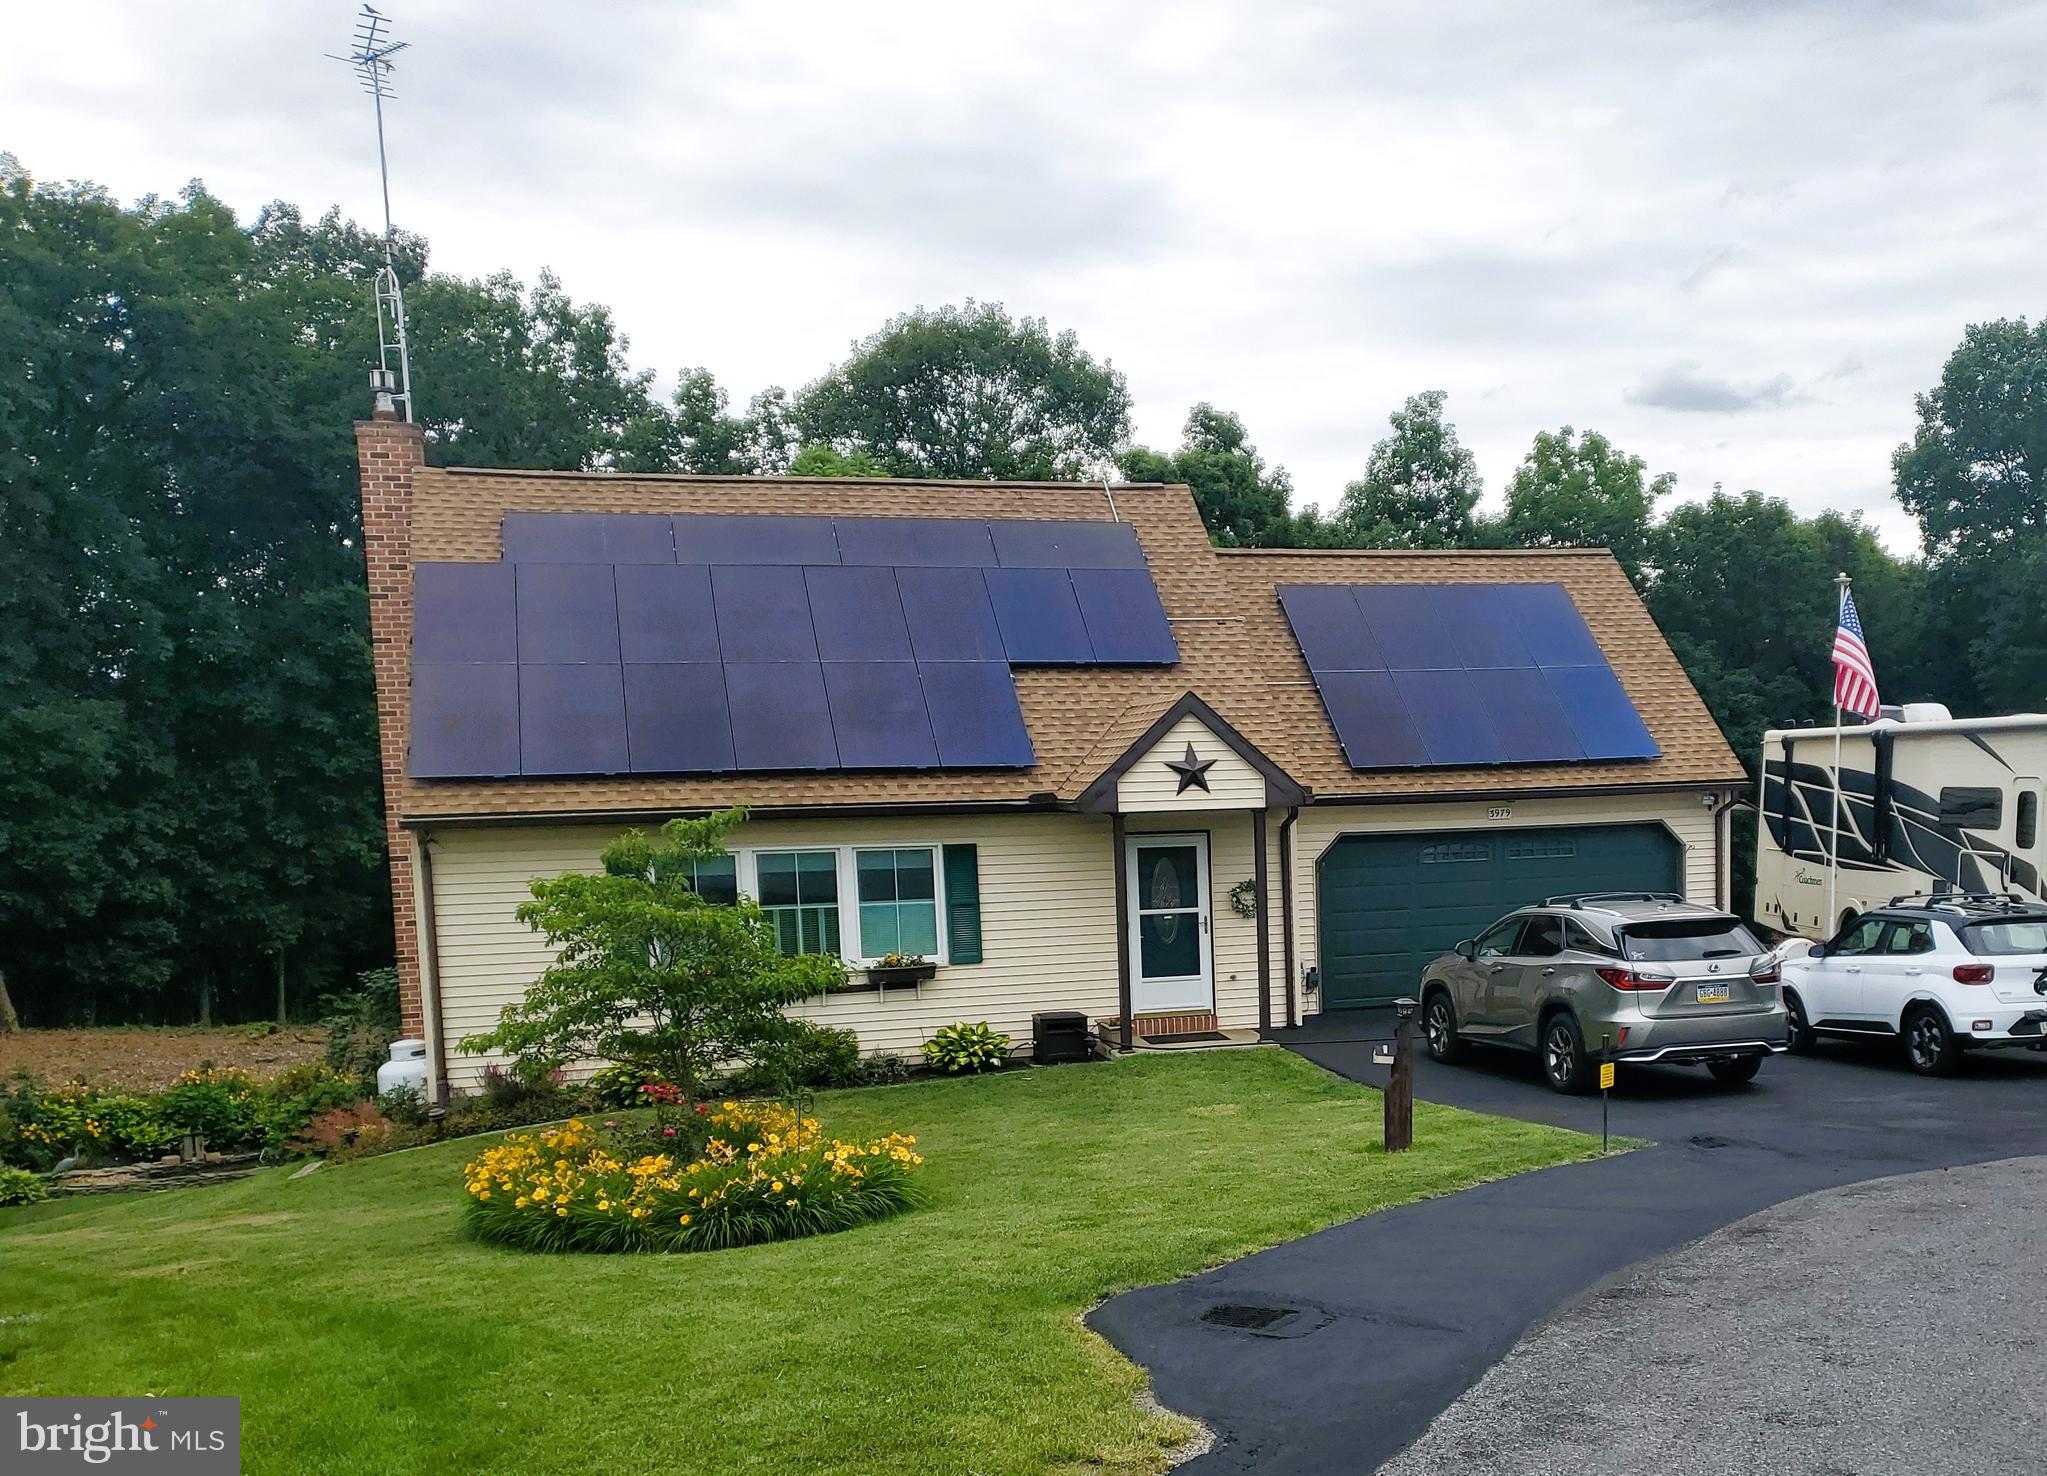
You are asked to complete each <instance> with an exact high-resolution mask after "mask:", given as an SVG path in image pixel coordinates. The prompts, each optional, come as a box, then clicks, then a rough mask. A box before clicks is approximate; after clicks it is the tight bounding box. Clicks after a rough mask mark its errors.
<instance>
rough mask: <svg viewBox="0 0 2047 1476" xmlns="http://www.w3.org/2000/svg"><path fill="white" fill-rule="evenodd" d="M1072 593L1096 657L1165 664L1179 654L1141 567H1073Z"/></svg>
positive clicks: (1136, 663)
mask: <svg viewBox="0 0 2047 1476" xmlns="http://www.w3.org/2000/svg"><path fill="white" fill-rule="evenodd" d="M1072 579H1073V593H1074V597H1075V598H1076V599H1078V600H1079V601H1080V618H1081V620H1082V622H1083V623H1084V624H1085V625H1086V626H1087V637H1088V644H1089V645H1090V646H1092V647H1093V648H1094V659H1095V660H1096V661H1099V662H1106V663H1113V664H1120V665H1125V666H1171V665H1172V664H1173V663H1174V662H1175V661H1178V660H1179V659H1180V648H1179V647H1178V646H1177V645H1175V644H1174V643H1173V628H1172V626H1171V625H1169V624H1167V622H1166V610H1165V606H1164V605H1163V604H1161V603H1160V602H1159V590H1158V586H1157V585H1155V584H1153V583H1152V582H1151V574H1150V573H1149V572H1148V571H1146V570H1143V569H1075V570H1074V571H1073V573H1072Z"/></svg>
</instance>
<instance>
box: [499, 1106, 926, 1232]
mask: <svg viewBox="0 0 2047 1476" xmlns="http://www.w3.org/2000/svg"><path fill="white" fill-rule="evenodd" d="M708 1121H709V1127H710V1131H711V1134H712V1135H711V1137H710V1138H709V1140H708V1141H707V1142H706V1143H705V1145H704V1148H703V1152H702V1153H701V1155H699V1156H697V1157H695V1158H689V1159H685V1158H684V1157H682V1156H681V1155H678V1154H673V1153H666V1152H659V1151H656V1152H642V1151H638V1150H639V1149H640V1148H642V1147H645V1146H649V1144H647V1143H638V1144H635V1143H629V1142H628V1141H627V1140H626V1139H625V1138H624V1137H623V1136H622V1135H619V1134H615V1133H610V1132H605V1131H600V1130H597V1129H593V1128H592V1127H590V1126H589V1124H587V1123H585V1122H583V1121H581V1120H580V1119H578V1120H572V1121H570V1122H569V1123H568V1125H567V1126H565V1127H561V1128H555V1129H552V1130H549V1131H545V1132H540V1133H514V1134H512V1135H511V1136H510V1137H508V1138H506V1139H505V1140H504V1141H503V1142H501V1143H499V1144H497V1145H496V1146H494V1147H492V1148H490V1149H487V1150H486V1151H485V1152H484V1153H483V1154H482V1155H481V1156H480V1157H478V1158H475V1159H473V1160H471V1161H470V1162H469V1163H468V1164H467V1165H465V1167H464V1170H463V1173H464V1179H465V1183H466V1186H467V1188H468V1191H469V1223H470V1226H471V1228H472V1229H473V1230H474V1231H475V1233H476V1234H477V1235H478V1236H479V1237H481V1238H483V1239H485V1240H491V1241H496V1242H498V1243H500V1244H503V1245H512V1246H518V1247H520V1248H522V1249H526V1250H550V1251H570V1250H581V1251H699V1250H724V1249H726V1248H728V1247H731V1246H739V1245H757V1244H760V1243H761V1242H764V1241H770V1240H792V1239H795V1238H797V1237H799V1236H805V1235H825V1234H829V1233H830V1232H832V1231H834V1230H849V1229H851V1228H852V1227H854V1226H855V1225H863V1224H865V1223H867V1222H868V1221H870V1220H878V1219H881V1218H883V1217H885V1216H888V1215H892V1214H896V1213H898V1212H900V1211H902V1210H905V1209H908V1208H910V1207H911V1206H912V1205H913V1204H914V1203H915V1202H916V1190H915V1187H914V1186H913V1184H912V1183H911V1178H910V1175H911V1170H913V1169H914V1168H915V1167H916V1166H917V1165H918V1164H920V1163H922V1162H923V1161H924V1160H923V1159H922V1158H921V1157H919V1156H918V1154H917V1152H916V1139H914V1138H910V1137H905V1136H904V1135H902V1134H901V1133H890V1134H888V1135H887V1136H886V1137H881V1138H874V1139H870V1140H868V1141H867V1142H864V1143H847V1142H842V1141H840V1140H838V1139H836V1138H827V1137H825V1136H824V1135H823V1134H822V1133H821V1132H820V1131H819V1128H818V1124H817V1121H816V1119H814V1118H808V1117H799V1116H798V1115H797V1114H796V1113H795V1112H794V1111H793V1110H791V1109H790V1108H788V1107H784V1106H782V1105H780V1104H779V1103H753V1102H724V1103H721V1104H720V1105H719V1106H718V1107H717V1108H715V1109H713V1110H712V1111H711V1112H710V1113H709V1115H708Z"/></svg>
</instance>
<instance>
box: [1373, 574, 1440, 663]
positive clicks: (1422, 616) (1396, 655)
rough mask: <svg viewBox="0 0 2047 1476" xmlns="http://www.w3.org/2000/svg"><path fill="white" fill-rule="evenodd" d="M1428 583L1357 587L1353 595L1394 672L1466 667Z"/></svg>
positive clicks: (1380, 650) (1381, 653) (1374, 638)
mask: <svg viewBox="0 0 2047 1476" xmlns="http://www.w3.org/2000/svg"><path fill="white" fill-rule="evenodd" d="M1430 592H1431V591H1430V587H1429V586H1428V585H1426V584H1354V585H1352V586H1351V595H1352V597H1353V598H1355V599H1356V600H1357V602H1358V609H1359V610H1360V611H1361V612H1362V613H1363V614H1364V617H1365V624H1366V625H1368V626H1370V627H1371V630H1372V639H1373V640H1374V641H1375V642H1377V644H1378V647H1379V654H1380V655H1382V656H1384V657H1385V658H1386V665H1387V666H1389V667H1390V668H1392V669H1393V670H1394V671H1451V670H1455V669H1457V668H1459V667H1462V666H1463V665H1464V661H1463V659H1462V657H1461V656H1460V655H1459V653H1458V650H1457V640H1456V637H1455V636H1454V635H1453V634H1452V633H1451V631H1450V629H1449V627H1448V626H1446V625H1444V624H1443V622H1442V617H1441V616H1439V615H1438V614H1437V612H1436V605H1435V601H1434V600H1432V599H1431V598H1430V597H1429V596H1430Z"/></svg>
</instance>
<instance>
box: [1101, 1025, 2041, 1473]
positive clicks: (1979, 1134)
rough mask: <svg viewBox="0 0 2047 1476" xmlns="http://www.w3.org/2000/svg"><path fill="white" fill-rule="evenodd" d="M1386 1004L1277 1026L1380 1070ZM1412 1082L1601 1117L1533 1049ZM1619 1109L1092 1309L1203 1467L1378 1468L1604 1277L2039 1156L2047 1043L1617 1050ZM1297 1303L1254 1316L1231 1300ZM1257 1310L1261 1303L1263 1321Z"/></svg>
mask: <svg viewBox="0 0 2047 1476" xmlns="http://www.w3.org/2000/svg"><path fill="white" fill-rule="evenodd" d="M1389 1030H1390V1021H1389V1020H1388V1019H1387V1018H1386V1016H1385V1015H1384V1014H1383V1013H1381V1012H1374V1011H1358V1012H1355V1013H1349V1014H1344V1015H1338V1016H1330V1017H1324V1018H1322V1019H1318V1020H1317V1021H1315V1022H1313V1023H1312V1024H1310V1025H1307V1026H1304V1027H1302V1028H1301V1029H1299V1030H1294V1031H1287V1032H1284V1033H1283V1034H1282V1035H1280V1036H1279V1037H1278V1039H1279V1040H1280V1041H1281V1043H1282V1044H1284V1045H1286V1046H1287V1047H1288V1048H1290V1049H1293V1050H1295V1051H1298V1052H1299V1053H1300V1054H1301V1055H1303V1056H1306V1057H1307V1058H1309V1059H1310V1060H1314V1061H1317V1062H1319V1063H1320V1064H1322V1065H1323V1066H1325V1067H1327V1068H1329V1069H1330V1070H1332V1071H1336V1072H1338V1073H1339V1074H1341V1075H1344V1076H1347V1077H1350V1078H1352V1079H1353V1080H1357V1081H1363V1082H1367V1083H1369V1084H1371V1085H1374V1086H1380V1085H1383V1084H1384V1080H1385V1070H1384V1068H1382V1067H1375V1066H1373V1065H1372V1064H1371V1053H1372V1046H1373V1043H1374V1042H1375V1041H1376V1040H1381V1039H1384V1038H1385V1037H1386V1036H1387V1034H1388V1033H1389ZM1416 1091H1417V1095H1419V1096H1421V1097H1423V1098H1424V1099H1426V1100H1429V1101H1435V1102H1443V1103H1447V1104H1448V1105H1451V1106H1456V1107H1465V1108H1469V1109H1471V1110H1474V1111H1479V1112H1492V1113H1497V1114H1500V1115H1503V1116H1512V1117H1525V1118H1529V1119H1531V1120H1535V1121H1542V1122H1552V1123H1556V1124H1558V1125H1560V1126H1564V1127H1573V1128H1578V1129H1581V1130H1585V1131H1590V1132H1594V1133H1596V1132H1598V1131H1599V1113H1600V1107H1599V1103H1598V1101H1597V1099H1594V1098H1563V1097H1558V1096H1555V1095H1554V1094H1552V1093H1550V1092H1549V1091H1548V1090H1547V1089H1545V1088H1544V1087H1543V1086H1542V1084H1541V1082H1540V1081H1539V1079H1537V1077H1536V1076H1535V1074H1534V1070H1533V1067H1532V1064H1531V1063H1530V1062H1529V1061H1528V1060H1527V1059H1526V1058H1522V1057H1517V1056H1512V1055H1505V1054H1494V1053H1488V1052H1473V1053H1472V1055H1471V1058H1470V1060H1469V1062H1468V1063H1467V1064H1460V1065H1458V1066H1452V1067H1437V1066H1434V1065H1432V1064H1431V1063H1429V1062H1427V1061H1424V1062H1422V1063H1421V1066H1420V1068H1419V1069H1418V1071H1417V1073H1416ZM1611 1108H1612V1119H1613V1131H1614V1133H1615V1134H1616V1135H1617V1136H1629V1137H1635V1138H1646V1139H1649V1140H1651V1141H1652V1143H1653V1144H1654V1146H1652V1147H1650V1148H1647V1149H1644V1150H1642V1151H1639V1152H1636V1153H1631V1154H1627V1155H1624V1156H1620V1157H1614V1158H1607V1159H1601V1160H1598V1161H1596V1162H1591V1163H1581V1164H1570V1165H1566V1166H1564V1167H1562V1168H1556V1169H1548V1170H1544V1171H1542V1172H1539V1173H1534V1174H1525V1175H1522V1176H1521V1177H1519V1178H1515V1179H1508V1180H1504V1181H1502V1182H1500V1183H1496V1184H1484V1185H1480V1186H1478V1187H1476V1188H1473V1189H1469V1190H1466V1191H1465V1192H1463V1193H1461V1194H1454V1195H1450V1196H1447V1197H1445V1198H1442V1199H1436V1200H1430V1201H1427V1202H1425V1203H1421V1204H1413V1205H1406V1206H1403V1207H1401V1208H1399V1209H1394V1210H1387V1211H1384V1212H1382V1213H1380V1214H1376V1215H1368V1216H1366V1217H1364V1218H1363V1219H1359V1220H1353V1221H1350V1222H1349V1223H1347V1224H1343V1225H1337V1226H1332V1227H1331V1228H1330V1229H1328V1230H1324V1231H1321V1232H1319V1233H1317V1234H1314V1235H1310V1236H1306V1237H1304V1238H1302V1239H1300V1240H1296V1241H1292V1242H1290V1243H1288V1244H1286V1245H1282V1246H1276V1247H1274V1248H1273V1249H1272V1250H1269V1251H1264V1252H1261V1253H1259V1254H1257V1255H1254V1256H1248V1257H1246V1258H1245V1259H1243V1260H1241V1261H1235V1262H1232V1263H1231V1264H1229V1265H1227V1266H1222V1267H1218V1268H1217V1269H1216V1270H1214V1271H1211V1272H1208V1273H1206V1274H1204V1275H1201V1276H1197V1277H1192V1278H1189V1279H1188V1280H1185V1281H1179V1282H1174V1283H1171V1284H1169V1285H1165V1286H1154V1287H1144V1288H1140V1289H1138V1290H1136V1291H1132V1292H1127V1293H1125V1294H1124V1295H1122V1296H1120V1297H1116V1298H1114V1299H1112V1300H1110V1301H1108V1302H1105V1303H1103V1304H1102V1305H1101V1306H1100V1307H1098V1308H1096V1309H1095V1310H1094V1312H1093V1313H1091V1314H1090V1315H1089V1318H1088V1322H1089V1325H1090V1326H1091V1327H1093V1328H1094V1329H1095V1330H1096V1331H1097V1332H1100V1333H1101V1334H1102V1335H1103V1336H1105V1337H1106V1338H1108V1339H1109V1341H1110V1342H1111V1343H1113V1344H1114V1345H1115V1346H1116V1347H1117V1348H1119V1349H1120V1350H1121V1351H1122V1352H1123V1353H1124V1354H1125V1355H1127V1356H1128V1357H1130V1358H1132V1359H1133V1360H1135V1361H1136V1362H1138V1363H1140V1364H1142V1365H1143V1366H1144V1367H1145V1368H1146V1370H1147V1371H1148V1372H1149V1373H1150V1375H1151V1380H1152V1391H1153V1393H1154V1394H1155V1395H1156V1396H1157V1398H1158V1399H1159V1401H1160V1402H1161V1403H1163V1404H1165V1405H1166V1406H1167V1407H1169V1408H1171V1409H1176V1410H1180V1411H1182V1412H1184V1413H1187V1414H1190V1415H1193V1416H1194V1417H1195V1418H1197V1419H1200V1420H1202V1421H1204V1422H1205V1423H1206V1424H1207V1425H1208V1426H1209V1427H1210V1428H1211V1429H1212V1430H1213V1431H1214V1432H1215V1434H1216V1437H1217V1438H1216V1444H1215V1446H1214V1448H1213V1449H1212V1450H1210V1451H1209V1452H1208V1453H1207V1454H1206V1455H1203V1456H1200V1457H1198V1458H1197V1459H1195V1460H1194V1461H1191V1462H1189V1463H1188V1464H1187V1465H1186V1466H1184V1467H1182V1468H1181V1469H1182V1470H1183V1471H1185V1472H1187V1473H1189V1476H1211V1473H1221V1472H1230V1471H1249V1470H1254V1469H1255V1470H1257V1471H1259V1472H1260V1473H1265V1476H1279V1473H1291V1472H1299V1473H1304V1476H1306V1473H1315V1476H1323V1473H1335V1472H1359V1473H1362V1472H1370V1471H1375V1470H1377V1469H1379V1467H1380V1466H1381V1465H1382V1464H1383V1463H1384V1462H1386V1461H1387V1460H1388V1459H1390V1458H1391V1457H1393V1456H1394V1455H1395V1454H1396V1453H1397V1452H1398V1451H1400V1450H1401V1449H1402V1448H1403V1447H1405V1446H1406V1445H1408V1444H1409V1443H1410V1442H1411V1441H1413V1440H1415V1439H1416V1438H1417V1437H1418V1436H1420V1435H1421V1434H1422V1432H1423V1431H1424V1430H1425V1429H1427V1428H1428V1426H1429V1424H1430V1422H1431V1421H1432V1420H1434V1419H1435V1418H1436V1416H1437V1415H1438V1414H1440V1413H1442V1411H1443V1410H1445V1409H1446V1408H1448V1407H1449V1406H1450V1405H1451V1404H1452V1403H1453V1402H1454V1401H1455V1400H1456V1399H1457V1398H1458V1397H1459V1396H1460V1395H1462V1394H1463V1393H1464V1392H1465V1391H1466V1390H1467V1389H1469V1388H1471V1387H1472V1385H1473V1384H1474V1383H1475V1382H1477V1380H1478V1379H1479V1378H1480V1377H1481V1376H1482V1375H1483V1374H1484V1373H1485V1372H1486V1371H1487V1370H1488V1369H1489V1368H1491V1367H1492V1366H1493V1365H1494V1364H1495V1363H1497V1362H1498V1361H1499V1360H1500V1359H1502V1358H1503V1357H1505V1356H1506V1355H1507V1353H1508V1352H1509V1351H1510V1350H1511V1349H1512V1348H1513V1347H1514V1346H1515V1344H1516V1343H1517V1342H1519V1340H1520V1339H1521V1337H1522V1336H1523V1334H1524V1333H1526V1332H1527V1331H1528V1329H1529V1328H1530V1327H1532V1326H1534V1325H1535V1324H1536V1323H1538V1322H1540V1321H1541V1320H1543V1319H1544V1318H1546V1317H1548V1316H1549V1315H1550V1314H1552V1313H1553V1312H1555V1311H1556V1310H1557V1309H1558V1308H1559V1307H1561V1306H1563V1305H1564V1304H1566V1303H1568V1302H1570V1301H1571V1300H1573V1299H1574V1298H1577V1297H1579V1296H1581V1295H1582V1294H1584V1293H1585V1292H1586V1291H1587V1290H1588V1289H1590V1288H1592V1287H1593V1286H1595V1285H1597V1284H1599V1283H1600V1282H1602V1281H1604V1280H1605V1279H1606V1278H1608V1277H1611V1276H1613V1275H1615V1274H1616V1273H1619V1272H1622V1271H1624V1270H1626V1269H1627V1268H1629V1267H1631V1266H1634V1265H1635V1264H1637V1263H1638V1262H1641V1261H1644V1260H1646V1259H1650V1258H1654V1257H1657V1256H1662V1255H1664V1254H1666V1253H1668V1252H1670V1251H1673V1250H1675V1249H1677V1248H1678V1247H1680V1246H1684V1245H1687V1244H1689V1243H1690V1242H1692V1241H1695V1240H1698V1239H1699V1238H1700V1237H1702V1236H1705V1235H1709V1234H1711V1233H1712V1232H1714V1231H1716V1230H1719V1229H1721V1228H1723V1227H1725V1226H1728V1225H1731V1224H1733V1223H1734V1222H1735V1221H1737V1220H1741V1219H1744V1218H1746V1217H1748V1216H1750V1215H1753V1214H1755V1213H1757V1212H1758V1211H1761V1210H1764V1209H1767V1208H1769V1207H1770V1206H1772V1205H1775V1204H1779V1203H1782V1202H1784V1201H1786V1200H1791V1199H1795V1198H1798V1197H1800V1196H1803V1195H1806V1194H1810V1193H1813V1192H1815V1191H1818V1190H1825V1189H1834V1188H1840V1187H1842V1186H1844V1185H1849V1184H1855V1183H1860V1182H1863V1181H1867V1180H1873V1179H1881V1178H1887V1177H1890V1176H1893V1175H1897V1174H1909V1173H1915V1172H1919V1171H1922V1170H1928V1169H1938V1168H1945V1167H1952V1166H1956V1165H1961V1164H1968V1163H1982V1162H1987V1161H1990V1160H1996V1159H2005V1158H2012V1157H2018V1156H2027V1155H2041V1154H2047V1057H2043V1056H2041V1055H2036V1054H2031V1053H2021V1054H2015V1055H2014V1054H2000V1055H1992V1056H1983V1057H1977V1058H1972V1059H1970V1060H1969V1061H1968V1062H1967V1063H1966V1064H1965V1068H1964V1072H1963V1074H1962V1075H1960V1076H1958V1077H1956V1078H1953V1079H1951V1080H1946V1081H1928V1080H1923V1079H1921V1078H1918V1077H1915V1076H1912V1075H1911V1074H1909V1073H1908V1072H1906V1071H1905V1070H1904V1069H1903V1068H1902V1067H1901V1066H1900V1065H1898V1064H1897V1062H1896V1060H1895V1059H1894V1056H1893V1055H1892V1054H1891V1053H1886V1052H1876V1051H1872V1050H1866V1049H1861V1048H1856V1047H1838V1048H1837V1047H1823V1048H1822V1053H1821V1054H1819V1055H1816V1056H1811V1057H1803V1058H1785V1057H1779V1058H1777V1059H1775V1060H1772V1061H1771V1062H1769V1063H1768V1064H1767V1065H1766V1066H1765V1067H1764V1069H1763V1072H1762V1075H1761V1076H1759V1077H1758V1078H1757V1080H1756V1082H1755V1084H1754V1085H1753V1086H1750V1087H1747V1088H1737V1089H1733V1090H1729V1089H1726V1088H1723V1087H1719V1086H1717V1085H1715V1084H1714V1083H1713V1082H1712V1081H1711V1080H1710V1078H1708V1077H1707V1076H1706V1075H1705V1073H1703V1072H1698V1071H1688V1070H1684V1069H1680V1068H1663V1067H1649V1068H1638V1069H1636V1070H1634V1071H1623V1073H1622V1076H1621V1081H1620V1086H1619V1087H1618V1088H1617V1089H1616V1090H1615V1092H1614V1093H1613V1094H1612V1102H1611ZM1224 1305H1228V1306H1232V1307H1243V1306H1249V1307H1253V1308H1267V1309H1273V1310H1275V1311H1290V1312H1291V1313H1292V1314H1293V1315H1290V1316H1284V1317H1281V1318H1279V1319H1277V1320H1275V1321H1273V1322H1271V1323H1270V1324H1268V1325H1267V1326H1266V1327H1263V1328H1245V1327H1238V1326H1230V1325H1227V1323H1228V1322H1230V1321H1241V1320H1243V1319H1242V1318H1241V1317H1236V1316H1230V1317H1226V1318H1225V1320H1224V1321H1223V1322H1217V1321H1215V1320H1213V1319H1212V1318H1211V1317H1209V1316H1208V1314H1211V1313H1213V1312H1214V1310H1215V1309H1216V1308H1217V1307H1218V1306H1224ZM1254 1320H1255V1319H1254Z"/></svg>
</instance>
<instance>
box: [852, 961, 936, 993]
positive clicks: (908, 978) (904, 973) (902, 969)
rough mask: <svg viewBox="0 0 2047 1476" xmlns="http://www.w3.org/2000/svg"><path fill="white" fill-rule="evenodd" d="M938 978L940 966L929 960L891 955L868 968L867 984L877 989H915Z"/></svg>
mask: <svg viewBox="0 0 2047 1476" xmlns="http://www.w3.org/2000/svg"><path fill="white" fill-rule="evenodd" d="M937 976H938V965H937V964H935V963H933V962H932V961H931V960H930V959H928V958H918V957H916V956H915V955H905V954H900V953H891V954H888V955H887V956H885V957H883V958H879V959H877V960H875V961H874V962H873V963H872V964H870V965H868V967H867V982H868V983H870V984H872V985H874V986H875V987H876V988H877V989H890V988H897V987H903V986H909V987H915V986H917V985H921V984H923V983H924V982H925V981H927V980H929V979H934V978H936V977H937Z"/></svg>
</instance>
